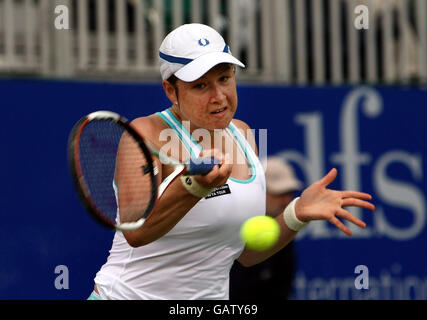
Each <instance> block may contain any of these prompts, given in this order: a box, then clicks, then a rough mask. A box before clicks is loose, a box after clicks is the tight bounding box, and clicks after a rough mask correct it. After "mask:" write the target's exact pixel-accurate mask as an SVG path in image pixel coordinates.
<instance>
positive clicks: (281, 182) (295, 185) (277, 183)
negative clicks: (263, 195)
mask: <svg viewBox="0 0 427 320" xmlns="http://www.w3.org/2000/svg"><path fill="white" fill-rule="evenodd" d="M262 166H263V168H264V170H265V180H266V186H267V192H268V193H272V194H282V193H287V192H291V191H297V190H300V189H301V187H302V183H301V181H299V180H298V179H297V178H296V177H295V173H294V170H293V169H292V167H291V166H290V165H289V164H287V163H286V162H285V161H284V160H283V159H282V158H280V157H278V156H272V157H268V158H266V159H263V161H262Z"/></svg>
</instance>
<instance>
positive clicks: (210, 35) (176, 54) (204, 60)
mask: <svg viewBox="0 0 427 320" xmlns="http://www.w3.org/2000/svg"><path fill="white" fill-rule="evenodd" d="M159 56H160V73H161V75H162V79H163V80H167V79H168V78H169V77H170V76H171V75H173V74H174V75H175V76H176V77H177V78H178V79H181V80H182V81H185V82H191V81H194V80H197V79H199V78H200V77H201V76H203V75H204V74H205V73H206V72H208V71H209V70H210V69H212V68H213V67H214V66H216V65H217V64H220V63H232V64H236V65H238V66H240V67H242V68H244V67H245V65H244V64H243V63H241V62H240V61H239V60H237V59H236V58H235V57H233V56H232V55H231V51H230V47H229V46H228V45H227V44H226V43H225V41H224V39H223V37H222V36H221V35H220V34H219V33H218V32H217V31H216V30H214V29H213V28H211V27H209V26H207V25H203V24H199V23H191V24H184V25H182V26H180V27H178V28H176V29H175V30H173V31H172V32H170V33H169V34H168V35H167V36H166V38H165V39H164V40H163V42H162V44H161V45H160V49H159Z"/></svg>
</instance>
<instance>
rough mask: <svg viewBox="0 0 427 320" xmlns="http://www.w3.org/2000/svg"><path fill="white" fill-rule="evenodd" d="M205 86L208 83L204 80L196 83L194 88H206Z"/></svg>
mask: <svg viewBox="0 0 427 320" xmlns="http://www.w3.org/2000/svg"><path fill="white" fill-rule="evenodd" d="M205 87H206V85H205V84H204V83H203V82H199V83H196V84H195V85H194V86H193V88H194V89H203V88H205Z"/></svg>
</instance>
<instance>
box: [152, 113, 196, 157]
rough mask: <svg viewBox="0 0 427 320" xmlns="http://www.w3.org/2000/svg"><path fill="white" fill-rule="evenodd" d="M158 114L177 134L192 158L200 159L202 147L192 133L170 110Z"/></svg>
mask: <svg viewBox="0 0 427 320" xmlns="http://www.w3.org/2000/svg"><path fill="white" fill-rule="evenodd" d="M156 114H157V115H158V116H159V117H161V118H162V119H163V121H165V122H166V123H167V124H168V125H169V126H170V127H171V128H172V129H173V130H174V131H175V132H176V134H177V135H178V137H179V139H180V140H181V141H182V143H183V144H184V146H185V148H186V149H187V151H188V153H189V154H190V155H191V157H192V158H198V157H199V155H200V153H201V152H202V147H201V146H200V145H199V144H198V143H197V141H196V140H194V138H193V137H192V136H191V134H190V132H189V131H188V129H187V128H186V127H185V124H184V125H183V124H181V123H180V122H179V121H178V120H177V119H176V118H175V116H174V115H173V113H172V112H170V110H169V109H166V110H164V111H162V112H157V113H156Z"/></svg>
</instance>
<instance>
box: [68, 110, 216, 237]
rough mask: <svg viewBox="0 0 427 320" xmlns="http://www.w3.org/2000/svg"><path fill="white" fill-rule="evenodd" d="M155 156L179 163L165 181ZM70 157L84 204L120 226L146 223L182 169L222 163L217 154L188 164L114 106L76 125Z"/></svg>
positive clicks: (203, 170) (199, 170) (202, 170)
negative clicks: (147, 136) (145, 134)
mask: <svg viewBox="0 0 427 320" xmlns="http://www.w3.org/2000/svg"><path fill="white" fill-rule="evenodd" d="M152 156H155V157H157V158H158V159H159V160H160V162H161V163H162V164H167V165H170V166H172V167H173V169H174V170H173V172H172V173H171V174H170V175H169V176H168V177H166V179H164V180H163V182H162V183H161V184H160V185H159V186H158V182H157V181H158V177H157V175H158V172H159V171H158V169H157V166H156V163H155V162H154V161H153V158H152ZM68 161H69V167H70V171H71V176H72V180H73V182H74V186H75V188H76V190H77V193H78V195H79V198H80V201H81V203H82V204H83V207H84V208H85V209H86V210H87V211H88V212H89V213H90V214H91V216H92V217H94V218H95V219H96V221H98V222H99V223H101V224H102V225H103V226H105V227H108V228H111V229H116V230H119V231H129V230H135V229H138V228H140V227H141V226H142V225H143V224H144V222H145V220H146V219H147V217H148V216H149V214H150V213H151V212H153V209H154V207H155V204H156V201H157V199H158V198H160V196H161V195H162V194H163V192H164V191H165V190H166V188H167V187H168V186H169V185H170V183H171V182H172V181H173V180H175V179H176V178H177V177H178V176H179V175H181V174H186V175H198V174H202V175H204V174H207V173H208V172H210V171H211V170H212V168H213V167H214V166H215V164H218V163H217V162H216V160H215V159H214V158H205V159H203V161H201V159H189V161H188V162H187V163H185V164H183V163H181V162H179V161H177V160H175V159H173V158H171V157H168V156H167V155H166V154H165V153H163V152H160V151H159V150H158V149H157V148H155V147H154V146H153V145H152V144H150V143H149V142H148V141H146V140H144V138H143V136H142V135H141V134H140V133H139V132H138V131H136V130H135V128H134V127H133V126H132V124H131V123H130V122H129V121H128V120H127V119H126V118H125V117H123V116H121V115H119V114H117V113H114V112H111V111H97V112H93V113H90V114H88V115H86V116H84V117H83V118H81V119H80V120H79V121H78V122H77V123H76V124H75V125H74V127H73V129H72V131H71V133H70V136H69V140H68Z"/></svg>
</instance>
